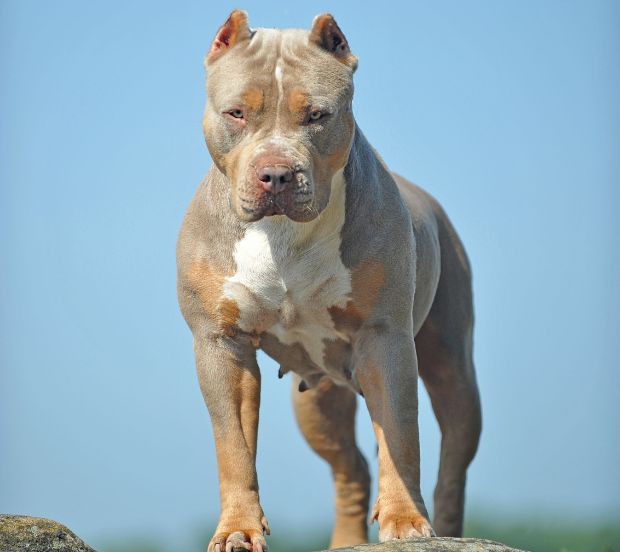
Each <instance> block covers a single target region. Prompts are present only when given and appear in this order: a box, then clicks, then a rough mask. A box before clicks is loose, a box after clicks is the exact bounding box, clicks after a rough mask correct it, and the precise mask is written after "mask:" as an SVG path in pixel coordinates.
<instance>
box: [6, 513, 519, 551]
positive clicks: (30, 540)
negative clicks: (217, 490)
mask: <svg viewBox="0 0 620 552" xmlns="http://www.w3.org/2000/svg"><path fill="white" fill-rule="evenodd" d="M53 550H59V551H61V552H96V551H95V550H94V549H93V548H91V547H90V546H88V545H87V544H86V543H85V542H84V541H83V540H82V539H80V538H79V537H78V536H77V535H76V534H75V533H73V532H72V531H71V530H69V529H68V528H67V527H65V526H64V525H62V524H60V523H58V522H56V521H52V520H51V519H44V518H35V517H30V516H14V515H0V552H50V551H53ZM334 550H338V552H525V551H523V550H518V549H516V548H511V547H509V546H506V545H504V544H500V543H498V542H493V541H490V540H484V539H453V538H422V539H416V540H407V541H391V542H384V543H381V544H360V545H358V546H351V547H348V548H338V549H334ZM323 552H329V551H323Z"/></svg>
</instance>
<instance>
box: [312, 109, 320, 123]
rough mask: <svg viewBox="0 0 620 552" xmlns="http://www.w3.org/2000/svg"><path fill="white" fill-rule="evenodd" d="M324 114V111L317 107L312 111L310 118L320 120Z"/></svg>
mask: <svg viewBox="0 0 620 552" xmlns="http://www.w3.org/2000/svg"><path fill="white" fill-rule="evenodd" d="M322 116H323V112H322V111H321V110H319V109H315V110H314V111H311V112H310V117H309V118H310V120H311V121H318V120H319V119H320V118H321V117H322Z"/></svg>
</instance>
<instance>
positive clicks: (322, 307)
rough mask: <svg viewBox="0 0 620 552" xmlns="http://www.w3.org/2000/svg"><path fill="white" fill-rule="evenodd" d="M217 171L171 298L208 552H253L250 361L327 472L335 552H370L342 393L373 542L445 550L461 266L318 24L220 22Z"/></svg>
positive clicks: (329, 26)
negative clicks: (418, 541)
mask: <svg viewBox="0 0 620 552" xmlns="http://www.w3.org/2000/svg"><path fill="white" fill-rule="evenodd" d="M205 66H206V70H207V104H206V109H205V114H204V119H203V129H204V135H205V140H206V143H207V147H208V149H209V152H210V154H211V157H212V159H213V165H212V167H211V169H210V172H209V173H208V175H207V177H206V178H205V180H204V181H203V182H202V184H201V185H200V187H199V188H198V191H197V192H196V195H195V196H194V198H193V200H192V202H191V204H190V206H189V209H188V211H187V214H186V216H185V219H184V222H183V225H182V228H181V231H180V235H179V240H178V247H177V264H178V295H179V303H180V307H181V311H182V313H183V315H184V317H185V319H186V321H187V323H188V325H189V327H190V329H191V331H192V333H193V337H194V351H195V356H196V367H197V373H198V378H199V382H200V387H201V390H202V393H203V395H204V399H205V402H206V405H207V408H208V411H209V414H210V417H211V422H212V426H213V433H214V438H215V445H216V454H217V463H218V475H219V482H220V499H221V515H220V519H219V523H218V526H217V529H216V531H215V535H214V536H213V538H212V540H211V542H210V544H209V552H224V551H226V552H230V551H231V550H252V551H254V552H264V551H266V550H267V544H266V541H265V536H264V535H265V534H269V526H268V524H267V520H266V517H265V514H264V512H263V509H262V507H261V505H260V501H259V487H258V479H257V474H256V466H255V462H256V441H257V431H258V411H259V401H260V379H261V375H260V371H259V368H258V365H257V362H256V350H257V349H258V348H260V349H262V350H263V351H265V352H266V353H267V354H268V355H269V356H270V357H271V358H273V359H274V360H275V361H276V362H278V363H279V365H280V370H279V373H278V375H279V377H282V376H283V375H284V374H286V373H287V372H291V373H292V379H293V387H294V392H293V401H294V409H295V414H296V417H297V421H298V425H299V427H300V429H301V432H302V433H303V435H304V437H305V438H306V440H307V441H308V443H309V445H310V446H311V447H312V449H313V450H314V451H316V453H318V454H319V455H320V456H321V457H322V458H323V459H324V460H326V461H327V462H328V463H329V465H330V466H331V469H332V472H333V479H334V486H335V502H336V508H335V510H336V519H335V525H334V529H333V533H332V539H331V547H341V546H347V545H354V544H358V543H363V542H366V541H367V525H368V509H369V494H370V478H369V472H368V465H367V463H366V460H365V459H364V457H363V456H362V454H361V452H360V451H359V449H358V447H357V445H356V441H355V433H354V425H355V424H354V420H355V410H356V402H357V397H356V394H359V395H362V397H363V398H364V402H365V404H366V406H367V408H368V411H369V414H370V417H371V420H372V425H373V429H374V432H375V435H376V440H377V445H378V453H377V454H378V464H379V472H378V495H377V499H376V502H375V504H374V507H373V509H372V512H371V514H370V521H374V520H378V522H379V538H380V540H381V541H386V540H392V539H406V538H412V537H429V536H434V535H436V534H437V535H446V536H460V535H461V534H462V526H463V505H464V489H465V477H466V470H467V468H468V465H469V464H470V462H471V460H472V459H473V457H474V455H475V452H476V449H477V446H478V439H479V434H480V429H481V413H480V400H479V394H478V388H477V384H476V376H475V372H474V365H473V360H472V331H473V321H474V319H473V307H472V287H471V272H470V266H469V261H468V259H467V256H466V254H465V251H464V248H463V246H462V244H461V242H460V240H459V237H458V236H457V233H456V231H455V230H454V227H453V226H452V224H451V223H450V221H449V220H448V218H447V216H446V214H445V213H444V211H443V210H442V208H441V207H440V205H439V204H438V203H437V201H436V200H435V199H433V198H432V197H431V196H430V195H429V194H428V193H426V192H424V191H423V190H422V189H420V188H418V187H416V186H414V185H413V184H411V183H409V182H408V181H406V180H405V179H404V178H402V177H400V176H398V175H396V174H393V173H391V172H390V171H389V169H388V168H387V167H386V165H385V163H384V162H383V160H382V159H381V158H380V157H379V155H378V154H377V153H376V152H375V150H374V149H372V147H371V146H370V145H369V143H368V142H367V141H366V138H365V137H364V135H363V134H362V132H361V131H360V129H359V128H358V127H357V125H356V123H355V119H354V117H353V113H352V97H353V73H354V71H355V69H356V67H357V58H356V57H355V56H354V55H353V54H352V52H351V50H350V48H349V44H348V42H347V39H346V38H345V36H344V34H343V33H342V31H341V30H340V28H339V26H338V24H337V23H336V21H335V20H334V18H333V17H332V16H331V15H330V14H324V15H320V16H317V17H316V18H315V19H314V21H313V23H312V28H311V29H310V31H307V30H296V29H295V30H292V29H288V30H276V29H262V28H261V29H257V30H251V29H250V27H249V25H248V18H247V14H246V13H245V12H243V11H239V10H235V11H233V12H232V13H231V15H230V17H229V18H228V20H227V21H226V22H225V23H224V25H223V26H222V27H221V28H220V29H219V31H218V32H217V34H216V36H215V39H214V41H213V43H212V45H211V48H210V51H209V53H208V55H207V57H206V59H205ZM418 375H419V376H420V377H421V378H422V380H423V382H424V384H425V386H426V388H427V390H428V393H429V395H430V398H431V402H432V406H433V410H434V412H435V415H436V417H437V420H438V422H439V426H440V428H441V433H442V440H441V459H440V467H439V474H438V482H437V486H436V488H435V493H434V512H435V513H434V520H433V521H434V522H433V525H431V523H430V521H429V516H428V513H427V510H426V507H425V505H424V501H423V499H422V496H421V493H420V468H419V464H420V454H419V435H418V399H417V382H418Z"/></svg>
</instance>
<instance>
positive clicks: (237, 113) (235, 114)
mask: <svg viewBox="0 0 620 552" xmlns="http://www.w3.org/2000/svg"><path fill="white" fill-rule="evenodd" d="M228 114H229V115H230V116H231V117H232V118H233V119H243V111H241V110H240V109H231V110H230V111H228Z"/></svg>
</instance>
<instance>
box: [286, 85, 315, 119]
mask: <svg viewBox="0 0 620 552" xmlns="http://www.w3.org/2000/svg"><path fill="white" fill-rule="evenodd" d="M309 105H310V100H309V98H308V94H306V93H305V92H304V91H303V90H301V89H300V88H295V89H294V90H292V91H291V93H290V94H289V96H288V108H289V109H290V110H291V112H292V113H295V114H297V115H301V114H303V113H305V111H306V109H307V108H308V106H309Z"/></svg>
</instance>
